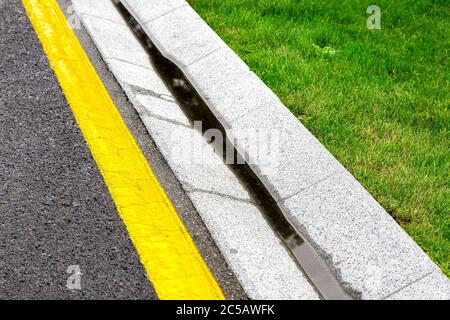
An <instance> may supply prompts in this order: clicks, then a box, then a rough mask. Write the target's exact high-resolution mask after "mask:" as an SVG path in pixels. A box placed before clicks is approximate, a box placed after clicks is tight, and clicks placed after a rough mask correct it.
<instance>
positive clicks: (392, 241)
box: [282, 174, 437, 299]
mask: <svg viewBox="0 0 450 320" xmlns="http://www.w3.org/2000/svg"><path fill="white" fill-rule="evenodd" d="M282 205H283V207H284V209H285V210H286V212H287V214H288V215H289V217H290V218H291V219H292V221H293V222H294V224H295V225H296V227H297V228H299V230H301V231H302V232H303V234H304V235H305V236H306V237H307V238H308V240H309V241H310V242H311V244H312V245H313V246H314V247H315V248H316V250H317V251H318V252H319V254H320V255H321V256H322V257H323V258H324V259H325V260H326V261H327V263H328V264H329V265H330V266H331V268H332V269H333V270H334V272H335V273H336V274H337V277H338V279H340V281H341V283H342V284H344V285H345V286H346V287H347V288H348V289H351V290H352V291H353V292H355V293H359V294H360V297H361V298H362V299H383V298H385V297H387V296H388V295H390V294H392V293H393V292H396V291H397V290H399V289H401V288H403V287H404V286H406V285H408V284H409V283H411V282H414V281H415V280H418V279H420V278H422V277H423V276H425V275H427V274H429V273H430V272H433V271H437V267H436V265H434V264H433V263H432V262H431V260H430V259H429V258H428V256H427V255H426V254H425V253H424V252H423V251H422V250H421V249H420V248H419V246H418V245H417V244H416V243H415V242H414V241H413V240H412V239H411V238H410V237H409V236H408V235H407V234H406V232H405V231H404V230H403V229H402V228H401V227H400V226H399V225H398V224H396V223H395V221H394V220H393V219H392V218H391V217H390V216H389V215H388V214H387V213H386V212H385V211H384V209H383V208H382V207H381V206H380V205H379V204H378V203H377V202H376V201H375V199H373V198H372V197H371V196H370V194H369V193H368V192H367V191H366V190H365V189H364V188H363V187H362V186H361V185H360V184H359V183H358V182H357V181H356V180H355V179H354V178H353V177H352V176H351V175H349V174H340V175H335V176H332V177H330V178H328V179H326V180H324V181H321V182H319V183H317V184H316V185H314V186H312V187H310V188H309V189H307V190H304V191H303V192H301V193H299V194H297V195H295V196H293V197H291V198H289V199H287V200H286V201H284V202H283V203H282ZM424 298H426V297H425V296H424Z"/></svg>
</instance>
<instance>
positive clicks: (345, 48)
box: [189, 0, 450, 276]
mask: <svg viewBox="0 0 450 320" xmlns="http://www.w3.org/2000/svg"><path fill="white" fill-rule="evenodd" d="M189 2H190V3H191V5H192V6H193V7H194V8H195V10H196V11H197V12H198V13H199V14H200V15H201V16H202V17H203V18H204V19H205V20H206V21H207V22H208V23H209V25H210V26H211V27H212V28H213V29H214V30H215V31H216V32H217V33H218V34H219V35H220V36H221V37H222V39H224V40H225V42H226V43H227V44H228V45H229V46H231V47H232V48H233V49H234V50H235V51H236V52H237V53H238V54H239V55H240V57H241V58H242V59H243V60H244V61H245V62H247V64H248V65H249V66H250V68H251V69H252V70H253V71H254V72H255V73H256V74H258V76H260V77H261V78H262V79H263V80H264V82H265V83H266V84H267V85H268V86H269V87H270V88H271V89H272V90H273V91H274V92H275V93H276V94H277V95H278V96H279V97H280V98H281V100H282V101H283V102H284V104H285V105H286V106H287V107H288V108H289V109H290V110H291V111H292V112H293V113H294V114H295V115H296V116H297V117H298V119H299V120H301V121H302V122H303V123H304V124H305V125H306V126H307V127H308V128H309V129H310V130H311V131H312V132H313V133H314V134H315V135H316V136H317V137H318V139H319V140H320V141H321V142H322V143H323V144H324V145H325V146H326V147H327V148H328V150H330V151H331V152H332V153H333V154H334V155H335V156H336V158H337V159H339V160H340V161H341V162H342V163H343V164H344V166H345V167H346V168H347V169H348V170H349V171H350V172H351V173H352V174H353V175H355V177H356V178H357V179H358V180H359V181H360V182H361V183H362V184H363V185H364V186H365V187H366V188H367V189H368V190H369V192H370V193H371V194H372V195H373V196H374V197H375V198H376V199H377V200H378V201H379V202H380V203H381V204H382V205H383V207H384V208H386V210H387V211H388V212H389V213H390V214H391V215H392V216H393V217H394V218H395V219H396V220H397V221H398V222H399V223H400V224H401V225H402V227H403V228H404V229H405V230H406V231H407V232H408V233H409V234H410V235H411V236H412V237H413V238H414V240H415V241H417V242H418V243H419V245H420V246H421V247H422V248H423V249H424V250H425V251H426V252H427V253H428V254H429V255H430V257H431V258H432V259H433V260H434V261H435V262H436V263H437V264H438V265H439V266H440V267H441V269H442V270H443V271H444V272H445V273H446V274H447V276H450V213H449V199H450V197H449V195H450V194H449V189H450V188H449V182H450V181H449V174H448V173H449V172H448V169H449V164H450V152H449V151H450V150H449V149H450V148H449V143H448V140H449V136H450V134H449V126H448V125H449V120H450V119H449V105H450V70H449V61H448V57H449V53H450V37H449V32H450V19H449V17H450V3H449V2H448V0H435V1H431V0H415V1H406V0H396V1H388V0H377V1H360V0H352V1H350V0H339V1H337V0H336V1H331V0H328V1H325V0H322V1H320V0H302V1H300V0H260V1H257V0H189ZM374 3H375V4H377V5H378V6H379V7H380V8H381V30H368V29H367V27H366V19H367V18H368V16H369V14H367V13H366V9H367V7H368V6H369V5H371V4H374Z"/></svg>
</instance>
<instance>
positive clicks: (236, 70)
mask: <svg viewBox="0 0 450 320" xmlns="http://www.w3.org/2000/svg"><path fill="white" fill-rule="evenodd" d="M185 71H186V72H185V74H186V76H187V78H188V79H189V80H190V81H191V82H192V84H193V85H194V87H195V89H196V90H197V91H198V93H199V94H200V95H201V96H202V98H203V99H204V100H205V102H206V103H207V104H208V106H209V107H210V108H211V110H213V112H214V113H215V114H216V116H217V118H219V120H222V121H223V123H224V124H225V125H229V124H230V123H231V122H232V121H233V120H234V119H236V118H239V117H242V116H243V115H245V114H247V113H248V112H249V111H251V110H253V109H256V108H261V107H264V106H270V105H279V104H280V103H281V102H280V100H279V99H278V97H277V96H276V95H275V94H274V93H273V92H272V91H271V90H270V89H269V88H267V86H266V85H265V84H264V83H263V82H262V81H261V79H259V78H258V77H257V76H256V75H255V74H254V73H253V72H251V71H250V70H249V69H248V66H247V65H246V64H245V63H244V62H243V61H242V60H241V59H240V58H239V57H238V56H237V55H236V54H235V53H234V52H233V51H232V50H231V49H229V48H224V49H220V50H219V51H216V52H214V53H212V54H210V55H209V56H207V57H205V58H203V59H201V60H200V61H197V62H196V63H194V64H192V65H190V66H188V67H187V68H186V69H185Z"/></svg>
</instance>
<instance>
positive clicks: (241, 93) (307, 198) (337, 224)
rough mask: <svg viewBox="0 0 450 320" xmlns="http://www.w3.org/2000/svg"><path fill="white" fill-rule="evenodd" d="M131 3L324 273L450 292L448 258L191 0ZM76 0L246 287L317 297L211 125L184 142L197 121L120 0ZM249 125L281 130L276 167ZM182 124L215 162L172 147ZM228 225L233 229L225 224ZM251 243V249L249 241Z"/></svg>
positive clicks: (365, 292) (401, 295) (431, 293)
mask: <svg viewBox="0 0 450 320" xmlns="http://www.w3.org/2000/svg"><path fill="white" fill-rule="evenodd" d="M121 2H122V3H123V5H124V6H125V7H126V8H127V9H128V11H129V12H130V13H131V15H133V17H134V18H135V19H136V21H137V22H138V23H139V25H140V26H142V28H143V30H144V31H145V33H146V34H147V35H148V37H149V38H150V39H151V42H153V43H154V44H155V46H156V47H157V49H158V50H159V51H160V52H161V53H162V55H163V56H165V57H166V58H167V59H168V60H170V61H171V62H173V63H174V64H175V65H176V66H177V67H178V68H179V69H180V70H181V72H182V74H183V75H184V76H185V77H186V79H187V81H188V82H189V83H191V84H192V86H193V88H194V89H195V90H194V91H196V92H198V94H199V95H200V96H201V98H202V100H203V101H204V102H205V103H206V105H207V106H208V107H209V109H210V110H211V111H212V113H213V114H214V118H216V119H218V121H219V124H220V127H221V128H226V129H227V133H229V134H230V133H231V135H232V137H233V138H232V139H231V141H233V142H234V144H235V146H236V148H237V150H238V153H239V154H243V155H246V158H247V157H248V159H249V160H250V161H248V164H249V166H250V168H251V170H250V171H251V172H255V173H256V176H257V178H258V179H260V180H261V181H262V183H263V184H264V188H262V189H260V190H263V189H265V190H268V193H269V194H270V195H271V197H273V198H274V200H275V201H274V203H275V205H276V207H277V208H280V211H281V212H282V213H283V215H285V216H286V218H287V219H285V220H286V222H287V225H290V223H292V225H293V227H294V228H295V229H296V230H298V231H299V233H300V234H301V236H302V237H303V238H304V239H305V240H306V243H309V244H311V246H312V247H311V248H314V250H315V252H316V253H317V254H318V255H319V256H320V257H321V259H322V261H324V262H325V263H326V266H327V267H328V268H325V269H324V270H325V271H324V272H325V273H324V274H327V269H328V270H331V273H332V274H333V276H334V277H331V278H332V279H331V280H330V277H328V282H327V281H325V283H330V282H329V281H331V282H333V280H334V281H335V279H337V280H338V282H339V284H340V286H341V287H342V288H343V289H344V290H345V291H346V292H347V293H348V294H350V295H351V296H352V297H353V298H356V299H450V284H449V283H450V281H449V280H448V279H447V277H446V276H445V275H443V274H442V272H441V271H440V270H439V268H438V267H437V266H436V265H435V264H434V263H433V262H432V261H431V260H430V259H429V258H428V256H427V255H426V254H425V253H424V252H423V251H422V250H421V249H420V248H419V247H418V245H417V244H416V243H415V242H414V241H413V240H412V239H411V238H410V237H409V236H408V235H407V234H406V233H405V232H404V231H403V230H402V229H401V227H400V226H399V225H397V223H396V222H395V221H394V220H393V219H392V218H391V217H390V216H389V215H388V214H387V212H386V211H385V210H384V209H383V208H382V207H381V206H380V205H379V204H378V203H377V202H376V201H375V200H374V199H373V198H372V197H371V196H370V195H369V194H368V192H367V191H366V190H365V189H364V188H363V187H362V186H361V185H360V184H359V183H358V182H357V181H356V180H355V179H354V178H353V176H351V174H350V173H348V172H347V171H346V169H345V168H344V167H343V166H342V165H341V164H340V163H339V162H338V161H337V160H336V159H335V158H334V157H333V156H332V155H331V154H330V153H329V152H328V151H327V150H326V149H325V148H324V147H323V146H322V145H321V144H320V143H319V142H318V140H317V139H316V138H315V137H314V136H313V135H312V134H311V133H310V132H309V131H308V130H307V129H306V128H305V127H304V126H303V125H302V124H301V123H300V122H299V121H298V120H297V119H296V118H295V117H294V116H293V115H292V114H291V113H290V112H289V111H288V110H287V108H286V107H285V106H284V105H283V104H282V103H281V102H280V101H279V99H278V98H277V97H276V96H275V94H274V93H273V92H272V91H271V90H270V89H269V88H268V87H267V86H266V85H265V84H264V83H263V82H262V81H261V80H260V79H259V78H258V77H257V76H256V75H255V74H254V73H252V72H251V71H250V70H249V68H248V66H247V65H245V63H244V62H243V61H242V60H241V59H240V58H239V57H238V56H237V55H236V54H235V53H234V52H233V51H232V50H231V49H230V48H228V47H227V46H226V44H225V43H224V42H223V41H222V40H221V39H220V38H219V37H218V36H217V35H216V34H215V33H214V32H213V31H212V30H211V29H210V28H209V27H208V25H207V24H206V23H205V22H204V21H203V20H202V19H201V18H200V17H199V16H198V14H197V13H196V12H195V11H194V10H193V9H192V8H191V7H190V6H189V5H188V4H187V3H186V2H185V1H182V0H170V1H168V0H147V1H143V0H123V1H121ZM73 4H74V6H75V9H76V10H77V13H78V14H79V15H80V17H81V19H82V21H83V23H84V25H85V26H86V28H87V30H88V31H89V32H90V34H91V37H92V38H93V40H94V42H96V44H97V47H98V48H99V51H100V52H101V54H102V56H103V58H104V59H105V61H106V62H107V64H108V65H109V67H110V69H111V70H112V72H113V74H114V75H115V76H116V78H117V79H118V81H119V83H121V85H122V87H123V88H124V90H125V92H126V94H127V95H128V97H129V99H130V101H131V102H132V103H133V105H134V106H135V108H136V109H137V111H138V112H139V114H140V116H141V118H142V120H143V122H144V124H145V125H146V127H147V130H148V131H149V133H150V134H151V136H152V137H153V138H154V139H155V142H156V143H157V144H158V147H159V148H160V149H161V152H162V153H163V155H164V156H165V157H166V159H167V161H168V163H169V165H170V166H171V168H172V170H173V171H174V173H175V174H176V175H177V177H178V179H179V180H180V181H181V183H182V185H183V187H184V188H185V189H186V191H187V192H188V195H189V197H190V198H191V200H192V202H193V203H194V206H195V207H196V208H197V210H198V211H199V214H200V215H201V216H202V218H203V220H204V222H205V224H206V226H207V227H208V229H209V230H210V232H211V235H212V237H213V238H214V240H215V241H216V242H217V245H218V247H219V249H220V250H221V252H222V254H223V255H224V257H225V259H226V260H227V262H228V263H229V265H230V267H231V268H232V269H233V271H234V272H235V274H236V277H237V278H238V280H239V281H240V282H241V284H242V286H243V288H244V290H245V291H246V293H247V294H248V296H249V297H250V298H252V299H264V298H266V299H267V298H268V299H317V298H319V295H317V293H316V291H315V290H314V289H313V288H312V287H311V285H310V284H309V282H308V280H307V277H305V275H304V274H303V272H302V271H301V270H299V269H298V268H297V267H296V265H295V263H293V262H292V259H291V258H290V257H289V254H287V250H285V249H283V248H282V247H281V246H280V243H279V240H278V241H277V240H276V237H274V234H273V231H272V233H271V229H270V226H268V223H267V222H266V221H265V220H264V219H261V218H260V217H261V215H263V213H264V212H261V210H260V208H258V206H257V205H255V203H254V201H253V198H252V196H251V194H250V193H249V192H248V191H247V190H246V188H244V187H242V185H240V183H239V181H238V179H237V178H236V177H235V176H234V175H233V173H232V172H231V171H230V170H228V171H225V170H224V169H223V168H221V167H224V166H223V161H222V159H219V158H218V157H217V155H215V154H214V155H215V156H216V157H214V156H212V155H211V153H214V151H213V150H212V149H213V148H211V145H208V144H206V148H205V142H204V141H203V137H202V136H201V134H198V135H197V136H195V137H191V138H190V139H191V141H187V140H183V139H186V136H187V135H191V134H192V131H193V129H192V128H191V127H192V123H191V121H190V119H188V118H187V117H186V115H185V114H183V112H182V111H183V110H181V108H176V107H175V106H178V107H179V105H178V104H177V103H176V100H172V99H174V97H173V95H172V94H171V92H169V91H168V90H167V88H165V87H164V85H163V84H162V83H158V81H159V82H160V80H159V79H157V78H158V77H157V75H156V72H155V70H154V69H153V68H152V66H151V65H148V64H149V61H148V56H147V57H145V51H144V50H143V49H142V50H141V49H139V50H137V49H136V48H135V45H136V44H135V42H134V41H132V40H130V38H126V37H129V34H127V35H126V37H125V36H122V35H120V32H124V34H125V33H126V32H128V31H124V29H126V27H125V26H124V20H123V18H122V17H120V14H118V11H117V10H115V8H114V6H113V5H112V3H111V1H110V0H102V1H94V0H92V1H91V0H73ZM96 9H101V10H100V11H99V10H96ZM108 21H109V25H108ZM108 27H109V28H110V29H111V28H112V29H114V30H109V31H110V32H114V36H116V37H117V39H107V38H108V35H105V34H102V32H101V31H102V30H100V29H101V28H108ZM119 29H120V30H119ZM105 37H106V38H105ZM114 40H116V43H115V46H112V45H111V42H113V41H114ZM120 41H123V43H122V44H121V43H120ZM131 69H135V70H134V71H132V70H131ZM138 69H140V70H139V71H137V70H138ZM141 76H142V79H137V78H139V77H141ZM137 80H139V81H137ZM142 83H150V85H149V87H151V88H152V90H153V89H154V88H157V89H158V90H157V92H156V97H157V98H155V99H158V102H157V103H158V106H159V108H156V107H155V102H154V101H152V103H149V102H150V100H152V99H153V98H152V97H151V96H150V95H143V94H142V92H149V88H143V90H139V89H138V91H140V93H141V94H139V93H137V92H136V88H141V87H142ZM144 87H145V86H144ZM172 89H173V88H172ZM152 90H150V91H152ZM152 92H155V91H154V90H153V91H152ZM162 98H164V99H162ZM164 100H166V103H165V105H164V108H161V104H162V103H164ZM184 111H186V110H184ZM194 119H195V118H194ZM191 120H192V119H191ZM249 128H251V129H254V130H258V129H263V130H268V129H270V130H273V131H274V132H277V133H278V134H279V150H280V152H281V154H280V158H281V159H282V162H281V163H278V165H277V166H276V167H270V166H269V167H267V166H263V165H262V164H261V162H260V161H256V159H257V158H258V154H257V152H258V151H257V150H255V148H252V147H251V146H249V145H248V144H246V143H244V141H246V138H247V137H246V133H245V132H246V131H245V130H246V129H249ZM197 133H198V132H197ZM174 134H175V135H176V134H178V137H179V138H180V140H179V142H178V143H181V142H180V141H182V142H187V143H193V141H194V140H195V141H196V143H198V144H196V145H197V146H198V148H199V149H201V150H202V153H203V154H206V155H207V157H210V158H208V159H209V160H208V161H209V162H208V163H209V167H208V168H202V169H200V168H199V167H198V166H195V165H191V166H190V165H186V164H185V163H184V164H182V165H180V161H181V162H182V159H176V156H175V157H174V154H173V148H174V146H175V145H176V142H175V141H170V140H171V139H173V138H174ZM197 140H202V141H201V142H199V141H197ZM253 160H255V161H253ZM211 164H212V166H211ZM186 168H187V169H186ZM199 170H200V171H199ZM188 171H191V172H188ZM194 173H197V174H194ZM193 176H194V177H195V178H193ZM213 180H215V181H216V182H214V181H213ZM247 187H248V186H247ZM268 220H270V218H269V219H268ZM223 224H225V226H224V225H223ZM227 224H228V225H230V226H231V225H233V228H226V226H227ZM236 226H239V227H236ZM229 229H233V230H229ZM277 231H278V233H279V231H280V230H277ZM249 241H250V242H251V246H250V248H252V250H245V248H246V246H247V247H249V244H248V243H247V244H246V242H249ZM288 247H289V245H288ZM300 247H302V246H300ZM301 257H302V256H301V255H300V257H299V258H300V260H301ZM294 258H297V257H296V255H295V253H294ZM313 260H314V259H313ZM315 261H320V259H318V260H315ZM299 262H300V265H301V264H302V263H304V262H305V261H299ZM305 266H306V268H305ZM313 266H314V264H313ZM255 268H256V269H255ZM308 268H311V267H308V266H307V265H304V266H303V270H304V271H306V273H307V274H308V273H309V274H308V275H309V276H310V278H311V280H312V282H313V283H314V285H315V286H316V288H318V289H319V291H320V293H321V295H322V297H324V298H346V295H345V294H341V295H339V294H338V295H334V294H330V295H327V292H333V290H331V291H327V290H329V288H328V289H327V288H325V289H324V287H322V285H319V286H318V285H317V284H318V283H319V284H320V281H318V279H317V278H315V275H313V274H311V273H310V272H308ZM331 273H329V274H330V275H331ZM319 287H320V288H319Z"/></svg>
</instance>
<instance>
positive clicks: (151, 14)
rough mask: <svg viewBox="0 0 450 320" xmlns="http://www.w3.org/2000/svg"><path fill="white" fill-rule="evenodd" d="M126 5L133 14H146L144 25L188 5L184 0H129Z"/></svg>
mask: <svg viewBox="0 0 450 320" xmlns="http://www.w3.org/2000/svg"><path fill="white" fill-rule="evenodd" d="M124 4H125V5H126V6H127V9H128V10H130V12H132V13H133V14H137V13H140V14H141V13H142V14H144V16H145V19H144V20H142V21H140V23H142V24H145V23H147V22H149V21H151V20H153V19H156V18H158V17H160V16H162V15H164V14H166V13H168V12H170V11H172V10H175V9H177V8H180V7H182V6H186V5H188V4H187V3H186V1H184V0H129V1H126V2H124Z"/></svg>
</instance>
